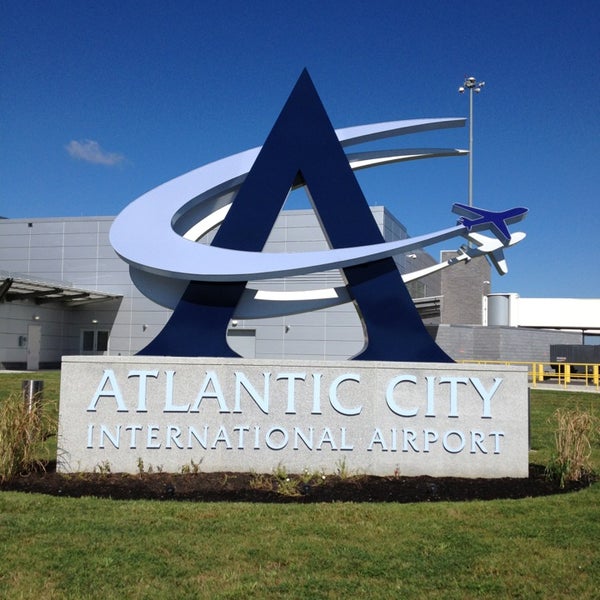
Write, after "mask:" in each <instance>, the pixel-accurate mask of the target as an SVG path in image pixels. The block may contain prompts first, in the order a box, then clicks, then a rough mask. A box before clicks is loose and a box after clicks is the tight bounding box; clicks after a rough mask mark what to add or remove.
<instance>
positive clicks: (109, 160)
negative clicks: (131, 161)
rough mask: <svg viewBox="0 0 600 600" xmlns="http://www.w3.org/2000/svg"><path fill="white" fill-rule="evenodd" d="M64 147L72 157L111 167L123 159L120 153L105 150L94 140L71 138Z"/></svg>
mask: <svg viewBox="0 0 600 600" xmlns="http://www.w3.org/2000/svg"><path fill="white" fill-rule="evenodd" d="M65 148H66V150H67V152H68V153H69V154H70V155H71V156H72V157H73V158H76V159H78V160H85V161H86V162H89V163H93V164H95V165H107V166H109V167H112V166H114V165H117V164H119V163H121V162H123V161H124V160H125V157H124V156H123V155H122V154H118V153H116V152H106V151H105V150H103V149H102V148H101V146H100V144H99V143H98V142H95V141H94V140H81V141H77V140H71V141H70V142H69V143H68V144H67V145H66V146H65Z"/></svg>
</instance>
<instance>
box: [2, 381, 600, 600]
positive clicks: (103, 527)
mask: <svg viewBox="0 0 600 600" xmlns="http://www.w3.org/2000/svg"><path fill="white" fill-rule="evenodd" d="M15 377H17V376H16V375H1V374H0V390H2V392H0V393H4V390H5V389H6V390H9V389H11V386H13V385H14V383H15V381H17V384H18V385H19V389H20V383H18V380H17V379H14V378H15ZM5 378H11V381H7V380H6V379H5ZM24 378H33V377H31V375H28V376H25V377H24ZM35 378H36V379H37V378H40V379H44V380H45V381H47V383H46V385H45V396H46V398H47V402H48V403H50V404H52V403H55V402H56V397H57V394H58V375H57V374H55V373H49V374H43V375H42V374H40V375H39V376H38V375H36V376H35ZM13 389H14V388H13ZM0 397H1V396H0ZM577 405H578V406H580V407H581V408H589V407H591V408H592V409H594V410H595V412H596V413H598V407H599V406H600V395H598V394H573V393H570V392H548V391H533V392H532V396H531V421H532V427H531V429H532V436H531V446H532V453H531V457H530V462H534V463H538V464H544V463H545V462H547V461H548V459H549V457H550V455H551V453H552V444H553V425H552V423H551V422H550V421H549V419H550V417H551V415H552V413H553V411H554V410H555V409H556V408H558V407H561V406H573V407H574V406H577ZM48 410H55V408H50V407H49V408H48ZM594 460H595V467H596V469H598V468H599V467H600V455H599V448H598V445H597V444H596V446H595V448H594ZM599 540H600V484H595V485H593V486H591V487H589V488H587V489H585V490H582V491H580V492H577V493H570V494H562V495H556V496H548V497H540V498H527V499H523V500H501V501H500V500H498V501H490V502H479V501H478V502H465V503H446V502H443V503H442V502H440V503H422V504H393V503H389V504H360V503H337V504H308V505H303V504H273V505H269V504H248V503H183V502H175V501H172V502H171V501H166V502H150V501H136V502H127V501H113V500H101V499H96V498H82V499H73V498H59V497H46V496H41V495H35V494H32V495H26V494H19V493H13V492H3V493H0V597H3V598H44V599H46V598H106V599H110V598H457V599H459V598H460V599H464V598H486V597H487V598H544V599H546V598H566V597H573V598H598V595H599V592H598V590H600V550H599Z"/></svg>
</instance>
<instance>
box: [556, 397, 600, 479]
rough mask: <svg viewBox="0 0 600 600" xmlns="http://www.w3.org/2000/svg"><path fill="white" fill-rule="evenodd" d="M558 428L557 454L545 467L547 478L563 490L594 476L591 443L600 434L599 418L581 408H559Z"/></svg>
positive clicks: (557, 415) (557, 416)
mask: <svg viewBox="0 0 600 600" xmlns="http://www.w3.org/2000/svg"><path fill="white" fill-rule="evenodd" d="M554 419H555V420H556V422H557V428H556V431H555V434H554V438H555V441H556V450H555V453H554V455H553V456H552V459H551V460H550V463H549V464H548V466H547V467H546V473H547V475H548V476H549V477H550V478H552V479H554V480H556V481H558V482H559V483H560V486H561V487H564V485H565V483H566V482H568V481H580V480H581V479H584V478H586V477H591V476H592V475H593V467H592V460H591V455H592V443H593V441H594V440H595V439H596V438H597V436H598V433H599V423H600V421H599V420H598V418H597V417H596V416H595V415H593V414H591V413H589V412H587V411H585V410H581V409H579V408H575V409H568V408H559V409H557V410H556V411H555V412H554Z"/></svg>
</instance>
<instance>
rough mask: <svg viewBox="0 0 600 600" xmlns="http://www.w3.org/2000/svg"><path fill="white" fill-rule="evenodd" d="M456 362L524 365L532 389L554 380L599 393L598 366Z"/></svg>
mask: <svg viewBox="0 0 600 600" xmlns="http://www.w3.org/2000/svg"><path fill="white" fill-rule="evenodd" d="M457 362H460V363H474V364H478V365H506V366H509V365H526V366H527V367H528V369H527V375H528V377H529V381H530V382H531V384H532V387H537V384H538V383H542V382H544V381H548V380H553V381H554V380H555V381H557V383H558V384H559V385H562V386H563V387H565V388H566V387H567V386H568V385H569V384H570V383H574V382H581V383H584V384H585V385H586V386H588V385H593V386H595V387H596V389H597V390H599V391H600V364H593V363H567V362H564V363H556V362H539V361H535V362H527V361H508V360H464V359H463V360H459V361H457Z"/></svg>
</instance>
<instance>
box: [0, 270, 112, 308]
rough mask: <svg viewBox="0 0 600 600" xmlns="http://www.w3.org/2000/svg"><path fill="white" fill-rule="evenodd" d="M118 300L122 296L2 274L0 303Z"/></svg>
mask: <svg viewBox="0 0 600 600" xmlns="http://www.w3.org/2000/svg"><path fill="white" fill-rule="evenodd" d="M117 298H122V295H121V294H110V293H107V292H101V291H98V290H85V289H81V288H76V287H73V286H72V285H70V284H68V283H65V282H62V283H61V282H51V281H42V280H36V279H29V278H27V277H24V276H22V275H15V274H11V273H1V272H0V302H14V301H22V300H32V301H33V302H35V304H48V303H51V302H60V303H62V304H68V305H69V306H75V305H80V304H89V303H92V302H103V301H105V300H114V299H117Z"/></svg>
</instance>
